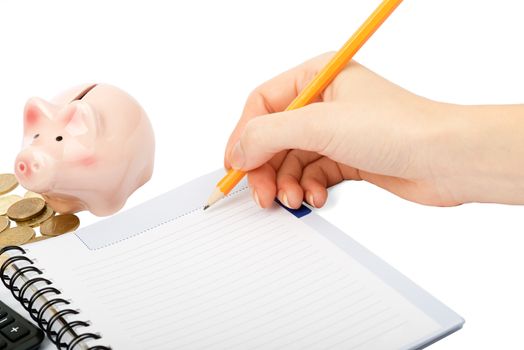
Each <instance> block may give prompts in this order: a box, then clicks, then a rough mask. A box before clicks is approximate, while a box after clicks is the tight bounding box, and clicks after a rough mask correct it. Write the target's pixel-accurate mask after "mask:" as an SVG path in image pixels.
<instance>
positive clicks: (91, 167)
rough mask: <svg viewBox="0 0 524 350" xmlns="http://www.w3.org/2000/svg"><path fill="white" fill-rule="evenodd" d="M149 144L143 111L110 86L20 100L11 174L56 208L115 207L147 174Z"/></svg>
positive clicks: (101, 212)
mask: <svg viewBox="0 0 524 350" xmlns="http://www.w3.org/2000/svg"><path fill="white" fill-rule="evenodd" d="M154 154H155V141H154V134H153V129H152V127H151V123H150V122H149V119H148V118H147V115H146V113H145V112H144V110H143V109H142V107H140V105H139V104H138V103H137V101H135V100H134V99H133V98H132V97H131V96H129V95H128V94H127V93H125V92H124V91H122V90H120V89H118V88H116V87H114V86H110V85H102V84H100V85H85V86H81V87H78V88H74V89H71V90H69V91H67V92H65V93H64V94H62V95H60V96H58V97H56V98H55V99H53V100H52V101H51V102H46V101H44V100H42V99H39V98H31V99H29V101H27V103H26V106H25V111H24V141H23V148H22V151H21V152H20V154H19V155H18V156H17V158H16V161H15V174H16V177H17V178H18V181H19V182H20V184H21V185H22V186H23V187H25V188H26V189H28V190H30V191H33V192H37V193H40V194H42V195H43V196H44V198H45V199H46V201H47V202H48V204H49V205H50V206H51V207H52V208H53V209H54V210H55V211H57V212H59V213H74V212H78V211H82V210H89V211H90V212H92V213H93V214H95V215H97V216H105V215H110V214H113V213H115V212H117V211H118V210H120V209H121V208H122V207H123V206H124V204H125V202H126V200H127V198H128V197H129V196H130V195H131V194H132V193H133V192H134V191H135V190H136V189H138V188H139V187H140V186H142V185H143V184H145V183H146V182H147V181H149V179H150V178H151V175H152V173H153V164H154Z"/></svg>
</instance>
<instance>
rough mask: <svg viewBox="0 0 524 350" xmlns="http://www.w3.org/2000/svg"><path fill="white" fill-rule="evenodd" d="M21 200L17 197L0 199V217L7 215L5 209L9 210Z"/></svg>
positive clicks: (11, 196)
mask: <svg viewBox="0 0 524 350" xmlns="http://www.w3.org/2000/svg"><path fill="white" fill-rule="evenodd" d="M21 200H22V197H20V196H17V195H10V196H4V197H0V215H5V214H7V209H9V207H10V206H11V205H13V204H15V203H16V202H18V201H21Z"/></svg>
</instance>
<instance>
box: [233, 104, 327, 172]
mask: <svg viewBox="0 0 524 350" xmlns="http://www.w3.org/2000/svg"><path fill="white" fill-rule="evenodd" d="M334 112H335V109H334V104H331V103H326V102H322V103H314V104H311V105H308V106H306V107H303V108H300V109H296V110H293V111H286V112H280V113H272V114H268V115H265V116H260V117H257V118H254V119H252V120H251V121H249V122H248V123H247V125H246V127H245V129H244V132H243V133H242V135H241V136H240V139H239V141H238V142H237V143H236V144H235V146H234V147H233V150H232V151H231V154H230V159H229V160H230V162H231V166H232V167H233V168H234V169H239V170H244V171H249V170H251V169H255V168H258V167H259V166H261V165H263V164H264V163H266V162H267V161H269V160H270V159H271V158H272V157H273V156H274V155H276V154H277V153H279V152H280V151H283V150H289V149H300V150H304V151H312V152H317V153H321V154H323V153H324V151H325V150H326V149H327V148H328V145H329V143H330V141H331V140H332V139H333V136H334V132H335V130H336V128H335V127H334V125H333V124H334V123H333V118H332V116H333V115H334Z"/></svg>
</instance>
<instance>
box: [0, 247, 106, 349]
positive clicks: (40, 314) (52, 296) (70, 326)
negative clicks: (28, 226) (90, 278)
mask: <svg viewBox="0 0 524 350" xmlns="http://www.w3.org/2000/svg"><path fill="white" fill-rule="evenodd" d="M7 252H11V253H15V254H16V255H14V256H10V257H9V258H7V259H6V260H5V261H4V262H3V263H2V265H1V267H0V279H1V280H2V283H3V285H4V286H5V287H6V288H7V289H9V290H10V291H11V294H12V295H13V297H14V298H15V299H16V300H17V301H18V302H19V303H20V304H21V305H22V306H23V307H24V309H26V310H27V311H28V312H29V315H30V316H31V318H32V319H33V320H34V321H35V322H36V323H37V324H38V326H39V327H40V329H41V330H42V331H43V332H44V333H45V334H46V335H47V337H48V338H49V340H51V342H53V344H55V345H56V347H57V349H66V350H74V349H75V347H77V346H78V345H79V344H81V343H82V342H83V341H86V340H90V339H92V340H98V339H101V336H100V335H98V334H95V333H90V332H87V333H77V331H75V330H76V329H78V328H81V327H82V328H86V327H89V326H90V324H89V322H86V321H80V320H75V321H70V322H68V321H66V319H65V317H66V316H76V315H79V313H80V312H79V311H78V310H73V309H70V308H65V309H61V310H60V311H56V310H53V309H54V307H56V306H58V305H61V306H67V305H70V304H71V303H70V301H68V300H66V299H64V298H61V297H60V295H61V292H60V291H59V290H58V289H56V288H55V287H53V286H52V284H53V283H52V282H51V281H50V280H48V279H47V278H44V277H42V275H43V272H42V270H40V269H39V268H37V267H36V266H35V264H34V261H33V260H31V259H30V258H28V257H27V256H26V251H25V250H24V249H23V248H21V247H18V246H7V247H4V248H2V249H0V257H1V256H2V255H3V254H5V253H7ZM17 262H18V263H23V264H24V265H25V266H23V267H20V268H19V267H17V266H16V263H17ZM10 267H11V268H12V269H13V270H14V271H15V272H14V273H12V274H11V275H8V274H7V270H8V269H9V268H10ZM29 274H32V276H36V277H28V276H29ZM17 282H18V283H17ZM20 283H21V284H20ZM38 284H40V285H42V284H43V285H44V286H43V287H38V286H37V285H38ZM41 298H42V299H44V300H46V301H45V302H44V303H43V304H42V305H41V306H40V307H39V308H36V302H37V300H38V299H41ZM51 310H53V311H54V314H53V315H52V316H51V317H50V318H46V316H45V315H46V313H47V312H48V311H51ZM68 333H69V334H70V335H71V340H70V341H69V342H68V343H66V342H64V341H63V339H64V336H65V335H66V334H68ZM87 350H111V348H109V347H107V346H101V345H95V346H92V347H89V348H88V349H87Z"/></svg>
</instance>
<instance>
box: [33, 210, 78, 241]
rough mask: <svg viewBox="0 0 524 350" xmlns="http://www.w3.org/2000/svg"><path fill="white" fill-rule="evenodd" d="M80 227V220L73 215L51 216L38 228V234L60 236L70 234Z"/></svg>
mask: <svg viewBox="0 0 524 350" xmlns="http://www.w3.org/2000/svg"><path fill="white" fill-rule="evenodd" d="M78 226H80V219H79V218H78V217H77V216H76V215H73V214H63V215H57V216H53V217H52V218H51V219H49V220H47V221H46V222H44V223H43V224H42V225H41V226H40V233H41V234H42V235H44V236H50V237H54V236H60V235H63V234H64V233H68V232H72V231H74V230H76V229H77V228H78Z"/></svg>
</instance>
